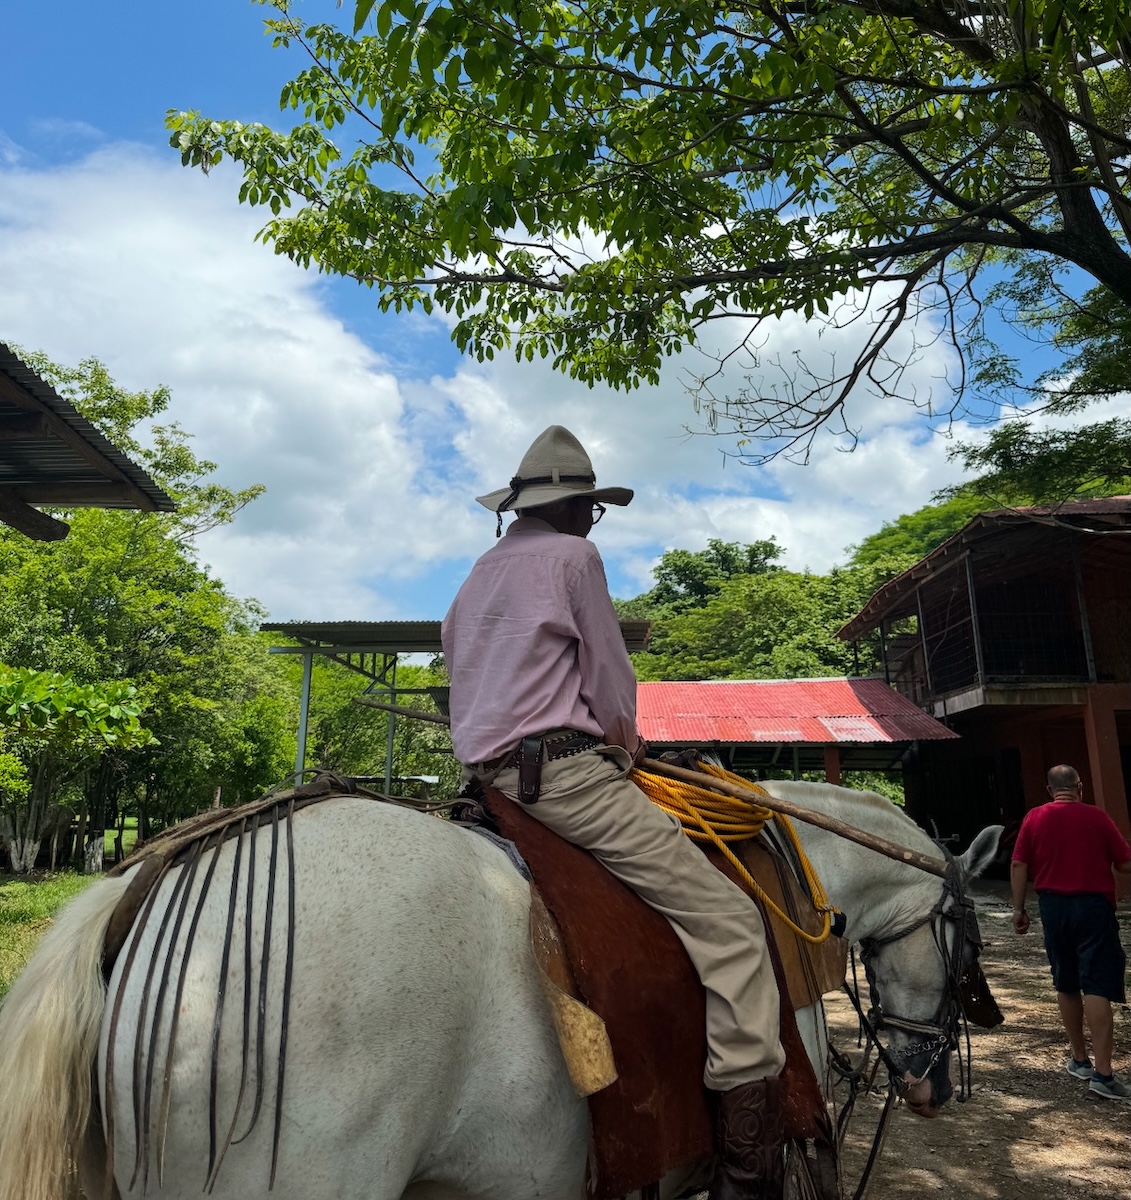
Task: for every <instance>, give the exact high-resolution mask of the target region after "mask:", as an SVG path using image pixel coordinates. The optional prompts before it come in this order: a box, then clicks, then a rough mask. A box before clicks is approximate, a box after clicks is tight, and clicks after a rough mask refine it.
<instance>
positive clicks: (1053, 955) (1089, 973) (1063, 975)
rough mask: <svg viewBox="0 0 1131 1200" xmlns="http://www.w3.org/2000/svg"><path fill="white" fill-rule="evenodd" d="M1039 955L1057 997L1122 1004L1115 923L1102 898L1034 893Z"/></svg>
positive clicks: (1121, 958)
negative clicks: (1041, 934)
mask: <svg viewBox="0 0 1131 1200" xmlns="http://www.w3.org/2000/svg"><path fill="white" fill-rule="evenodd" d="M1037 899H1038V901H1039V903H1040V907H1041V924H1042V925H1043V926H1044V930H1045V953H1046V954H1047V955H1048V957H1049V966H1050V967H1052V982H1053V987H1055V988H1056V990H1057V991H1058V992H1068V993H1069V994H1070V995H1076V994H1078V993H1080V992H1083V993H1084V994H1085V995H1086V996H1103V997H1104V998H1105V999H1107V1000H1110V1001H1111V1002H1112V1003H1113V1004H1126V1003H1127V991H1126V988H1125V985H1124V972H1125V970H1126V967H1127V957H1126V955H1125V954H1124V953H1123V947H1122V945H1120V942H1119V922H1118V921H1117V920H1116V918H1115V910H1114V909H1113V908H1112V907H1111V902H1110V901H1109V900H1108V899H1107V897H1106V896H1101V895H1099V894H1098V893H1097V892H1078V893H1076V894H1075V895H1071V896H1063V895H1061V894H1060V893H1058V892H1039V893H1038V895H1037Z"/></svg>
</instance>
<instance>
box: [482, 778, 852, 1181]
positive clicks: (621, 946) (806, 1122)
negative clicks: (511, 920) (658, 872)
mask: <svg viewBox="0 0 1131 1200" xmlns="http://www.w3.org/2000/svg"><path fill="white" fill-rule="evenodd" d="M481 805H482V808H483V810H484V811H485V812H486V814H487V815H488V817H489V818H490V820H491V821H492V822H493V824H494V825H495V826H496V828H497V829H498V831H499V833H500V834H502V836H503V837H505V838H507V839H509V840H510V841H513V842H514V843H515V844H516V845H517V847H518V850H519V853H520V854H521V855H522V857H523V858H524V859H525V861H526V863H527V864H528V866H529V867H530V870H531V872H532V874H533V877H534V882H535V885H536V887H537V889H538V893H539V895H540V896H541V900H542V901H543V902H544V903H545V906H546V908H547V909H548V910H549V912H550V914H551V915H552V917H553V918H554V921H555V922H556V923H557V926H558V927H559V929H560V931H561V940H562V944H563V947H564V951H565V954H566V956H567V958H568V963H569V968H570V969H571V973H572V977H573V979H574V980H576V988H577V990H576V994H577V996H578V997H579V999H580V1000H582V1001H583V1002H584V1004H585V1005H586V1006H587V1007H588V1008H590V1009H592V1010H593V1011H594V1012H595V1013H597V1014H598V1016H599V1017H600V1018H601V1019H602V1020H603V1021H604V1023H605V1026H606V1028H607V1030H608V1036H609V1040H610V1042H611V1045H612V1052H613V1056H614V1058H615V1063H616V1077H615V1079H613V1081H612V1082H611V1083H609V1084H608V1086H606V1087H604V1088H603V1089H602V1090H600V1091H596V1092H594V1093H593V1094H592V1095H590V1096H589V1114H590V1123H591V1129H592V1148H591V1161H590V1179H589V1190H590V1194H591V1195H592V1196H593V1197H594V1200H615V1198H616V1197H622V1196H626V1195H628V1194H629V1193H631V1192H634V1191H636V1190H638V1189H643V1188H647V1187H649V1186H650V1185H653V1184H655V1183H657V1182H658V1181H659V1180H660V1179H661V1178H662V1177H663V1176H664V1175H666V1174H667V1173H668V1172H669V1171H673V1170H677V1169H680V1168H684V1167H689V1166H691V1165H693V1164H695V1163H699V1162H704V1161H708V1160H710V1158H711V1157H712V1155H713V1153H714V1112H713V1107H712V1104H713V1098H712V1096H711V1094H710V1093H709V1092H708V1091H707V1089H706V1088H705V1087H704V1086H703V1063H704V1062H705V1061H706V1057H707V1042H706V1018H705V998H704V992H703V987H702V985H701V984H700V982H699V978H698V976H697V975H696V973H695V970H694V968H693V967H692V965H691V961H690V959H689V958H688V957H687V954H686V952H685V951H684V949H683V947H682V945H681V944H680V942H679V940H678V938H677V937H676V935H675V933H674V931H673V930H672V928H671V926H670V925H669V924H668V922H667V921H666V920H665V919H664V918H663V917H662V916H660V914H659V913H657V912H655V911H654V910H653V909H651V908H649V907H648V905H647V904H645V903H644V901H643V900H641V899H640V898H639V897H638V896H637V895H636V894H635V893H634V892H633V891H632V890H631V889H629V888H628V887H626V886H625V885H624V884H622V883H621V882H620V881H619V880H617V879H615V878H614V877H613V876H612V875H611V874H610V873H609V872H608V871H606V870H605V869H604V868H603V867H602V866H601V865H600V863H598V862H597V860H596V859H595V858H593V856H592V855H591V854H589V853H588V851H586V850H582V849H580V848H578V847H576V846H573V845H571V844H570V843H569V842H566V841H564V840H563V839H561V838H559V837H558V836H557V835H556V834H554V833H552V832H551V831H550V830H548V829H547V828H546V827H545V826H544V825H542V824H541V823H540V822H539V821H536V820H535V819H534V818H533V817H531V816H530V815H529V814H528V813H526V812H525V811H524V810H523V809H522V808H521V807H520V806H519V805H517V804H514V803H513V802H512V801H510V800H508V799H507V797H506V796H504V795H503V794H502V793H501V792H498V791H496V790H494V789H492V788H487V789H485V790H484V793H483V797H482V800H481ZM708 857H712V855H708ZM714 861H715V865H716V866H717V867H718V868H719V869H720V870H722V871H724V873H726V874H727V875H728V877H729V878H731V879H732V880H733V882H735V883H737V884H738V885H739V886H740V887H741V886H743V885H742V883H741V881H740V880H739V879H738V877H737V874H736V873H734V872H733V868H731V866H730V864H729V863H727V862H726V860H725V859H723V857H722V856H721V855H717V856H715V860H714ZM759 863H760V865H759ZM751 866H754V867H755V870H756V871H757V874H756V878H758V882H759V884H760V885H762V886H766V885H769V886H768V888H767V890H769V891H770V892H771V894H773V893H774V892H775V891H777V892H778V894H779V895H782V894H783V891H784V890H785V885H784V881H783V879H782V877H780V876H778V870H779V863H778V862H777V861H775V856H773V855H772V854H771V853H770V852H769V851H767V850H760V851H757V852H756V854H755V855H754V856H752V859H751V861H748V863H747V867H748V869H749V868H750V867H751ZM784 869H785V870H786V871H788V868H784ZM775 902H777V897H775ZM763 916H764V918H765V922H766V928H767V934H768V938H767V940H768V942H769V947H770V954H771V958H772V960H773V963H774V971H775V974H776V976H777V980H778V990H779V992H780V993H781V995H782V997H783V1000H782V1006H781V1039H782V1044H783V1046H784V1048H785V1051H786V1066H785V1071H784V1073H783V1074H784V1078H785V1095H786V1101H785V1127H786V1137H787V1139H797V1138H804V1139H817V1140H827V1139H828V1137H829V1134H830V1130H829V1123H828V1115H827V1109H826V1107H825V1102H824V1098H823V1096H822V1094H821V1089H820V1086H819V1085H818V1082H817V1079H816V1077H815V1076H814V1074H813V1068H812V1066H811V1064H810V1062H809V1058H808V1055H807V1054H806V1052H805V1047H804V1044H803V1043H802V1041H801V1036H800V1034H799V1032H798V1029H797V1022H796V1020H795V1018H794V1015H793V1011H794V1007H795V1006H796V1007H802V1006H804V1005H806V1004H811V1003H813V1002H814V1001H815V1000H817V999H819V998H820V995H821V994H822V991H823V990H829V988H828V987H826V986H825V985H826V983H827V981H828V979H829V977H831V978H832V980H833V982H832V983H831V985H829V986H831V987H839V986H840V984H841V982H842V981H843V979H844V956H843V954H844V952H843V949H836V950H834V951H828V952H825V954H824V956H823V962H822V960H818V961H817V965H816V967H814V963H813V961H812V960H811V959H805V956H804V955H803V954H802V953H801V952H800V951H799V950H798V949H797V947H796V945H791V946H790V947H789V954H790V956H791V958H792V959H793V961H794V964H795V969H794V971H793V972H792V973H791V974H792V980H791V979H790V978H787V973H786V970H785V968H784V966H783V955H782V953H781V945H783V944H784V943H785V939H782V941H781V942H780V943H779V942H778V941H777V940H776V939H775V937H774V936H773V925H772V922H771V919H770V918H769V917H768V916H767V915H766V914H763ZM790 940H792V939H790ZM830 940H832V941H835V942H839V940H840V939H830ZM838 956H839V975H838V974H837V970H836V966H835V961H836V959H837V957H838ZM803 960H804V961H803Z"/></svg>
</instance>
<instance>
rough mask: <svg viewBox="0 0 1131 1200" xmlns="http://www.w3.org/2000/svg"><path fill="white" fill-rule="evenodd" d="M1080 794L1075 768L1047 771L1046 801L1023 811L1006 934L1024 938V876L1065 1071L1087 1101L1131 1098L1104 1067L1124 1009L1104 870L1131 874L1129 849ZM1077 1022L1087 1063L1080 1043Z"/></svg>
mask: <svg viewBox="0 0 1131 1200" xmlns="http://www.w3.org/2000/svg"><path fill="white" fill-rule="evenodd" d="M1083 790H1084V785H1083V784H1082V783H1081V782H1080V776H1079V775H1078V774H1077V772H1076V770H1075V768H1073V767H1069V766H1059V767H1053V768H1052V770H1051V771H1049V775H1048V793H1049V795H1050V796H1051V797H1052V802H1051V803H1048V804H1042V805H1041V806H1040V807H1038V808H1033V809H1030V810H1029V812H1027V813H1026V814H1025V819H1024V820H1023V821H1022V822H1021V832H1020V833H1018V835H1017V843H1016V845H1015V846H1014V847H1013V862H1012V864H1011V867H1010V883H1011V885H1012V891H1013V929H1014V932H1015V933H1028V932H1029V914H1028V913H1027V912H1026V911H1025V893H1026V891H1027V889H1028V886H1029V879H1030V877H1032V880H1033V886H1034V888H1035V889H1036V891H1037V898H1038V902H1039V904H1040V911H1041V924H1042V926H1043V928H1044V933H1045V952H1046V954H1047V955H1048V959H1049V966H1050V967H1051V968H1052V981H1053V987H1055V988H1056V998H1057V1003H1058V1004H1059V1005H1060V1018H1061V1020H1062V1021H1063V1023H1064V1029H1065V1032H1066V1033H1067V1034H1068V1041H1069V1044H1070V1045H1071V1047H1072V1057H1071V1058H1069V1059H1068V1061H1067V1062H1066V1063H1065V1069H1066V1070H1067V1071H1068V1073H1069V1074H1070V1075H1074V1076H1076V1078H1077V1079H1088V1080H1090V1083H1089V1084H1088V1089H1089V1091H1090V1092H1092V1093H1093V1094H1094V1095H1096V1096H1101V1097H1103V1098H1104V1099H1106V1100H1123V1101H1127V1102H1131V1087H1128V1085H1127V1084H1126V1083H1124V1082H1123V1080H1121V1079H1116V1078H1115V1076H1114V1074H1113V1073H1112V1067H1111V1051H1112V1042H1113V1037H1114V1021H1113V1018H1112V1011H1111V1006H1112V1004H1113V1003H1115V1004H1126V1003H1127V993H1126V989H1125V987H1124V971H1125V968H1126V963H1127V960H1126V956H1125V955H1124V953H1123V947H1122V946H1121V945H1120V942H1119V924H1118V922H1117V921H1116V918H1115V880H1114V877H1113V876H1112V871H1113V869H1114V870H1116V871H1119V872H1120V873H1122V874H1125V875H1126V874H1131V846H1129V845H1128V844H1127V841H1126V839H1125V838H1124V837H1123V835H1122V834H1121V833H1120V832H1119V830H1118V828H1117V827H1116V824H1115V822H1114V821H1113V820H1112V819H1111V817H1109V816H1108V815H1107V813H1105V812H1104V811H1103V810H1102V809H1098V808H1096V807H1094V806H1093V805H1091V804H1084V803H1082V796H1083ZM1085 1018H1086V1019H1087V1022H1088V1029H1089V1031H1090V1032H1091V1035H1092V1053H1093V1054H1094V1055H1095V1063H1094V1065H1093V1062H1092V1060H1091V1059H1089V1058H1088V1051H1087V1048H1086V1047H1085V1044H1084V1021H1085Z"/></svg>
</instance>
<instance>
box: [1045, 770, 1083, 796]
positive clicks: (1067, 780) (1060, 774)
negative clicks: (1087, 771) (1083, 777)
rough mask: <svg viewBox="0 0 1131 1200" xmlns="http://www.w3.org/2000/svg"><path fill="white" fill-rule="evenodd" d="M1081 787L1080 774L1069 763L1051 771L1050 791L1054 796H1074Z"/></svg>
mask: <svg viewBox="0 0 1131 1200" xmlns="http://www.w3.org/2000/svg"><path fill="white" fill-rule="evenodd" d="M1079 787H1080V774H1079V772H1078V771H1077V770H1076V768H1075V767H1070V766H1068V765H1067V764H1064V765H1061V766H1059V767H1053V768H1052V770H1051V771H1049V792H1050V793H1051V794H1052V795H1053V796H1074V795H1075V794H1076V792H1077V790H1078V788H1079Z"/></svg>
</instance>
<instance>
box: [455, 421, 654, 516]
mask: <svg viewBox="0 0 1131 1200" xmlns="http://www.w3.org/2000/svg"><path fill="white" fill-rule="evenodd" d="M571 496H585V497H587V498H588V499H590V500H592V501H594V502H595V503H601V504H621V505H624V504H628V503H629V501H631V499H632V496H633V492H632V488H623V487H606V488H599V487H598V486H597V476H596V474H595V472H594V471H593V464H592V463H591V462H590V461H589V455H588V454H586V453H585V447H584V446H583V445H582V444H581V443H580V442H579V441H578V440H577V438H575V437H574V436H573V434H572V433H570V431H569V430H568V429H566V428H565V427H564V426H562V425H551V426H550V428H549V429H547V430H544V431H543V432H542V433H540V434H539V435H538V436H537V437H536V438H535V439H534V441H533V443H531V446H530V449H529V450H527V452H526V453H525V454H524V455H523V456H522V462H520V463H519V464H518V471H517V472H516V474H515V476H514V478H513V479H512V480H511V483H510V487H505V488H499V489H498V491H495V492H488V493H487V495H485V496H476V497H475V498H476V500H478V501H479V503H480V504H482V505H483V507H484V508H489V509H490V510H491V511H492V512H497V513H503V512H510V511H512V510H514V509H516V508H537V507H538V506H539V505H541V504H555V503H556V502H557V501H559V500H567V499H569V498H570V497H571Z"/></svg>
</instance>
